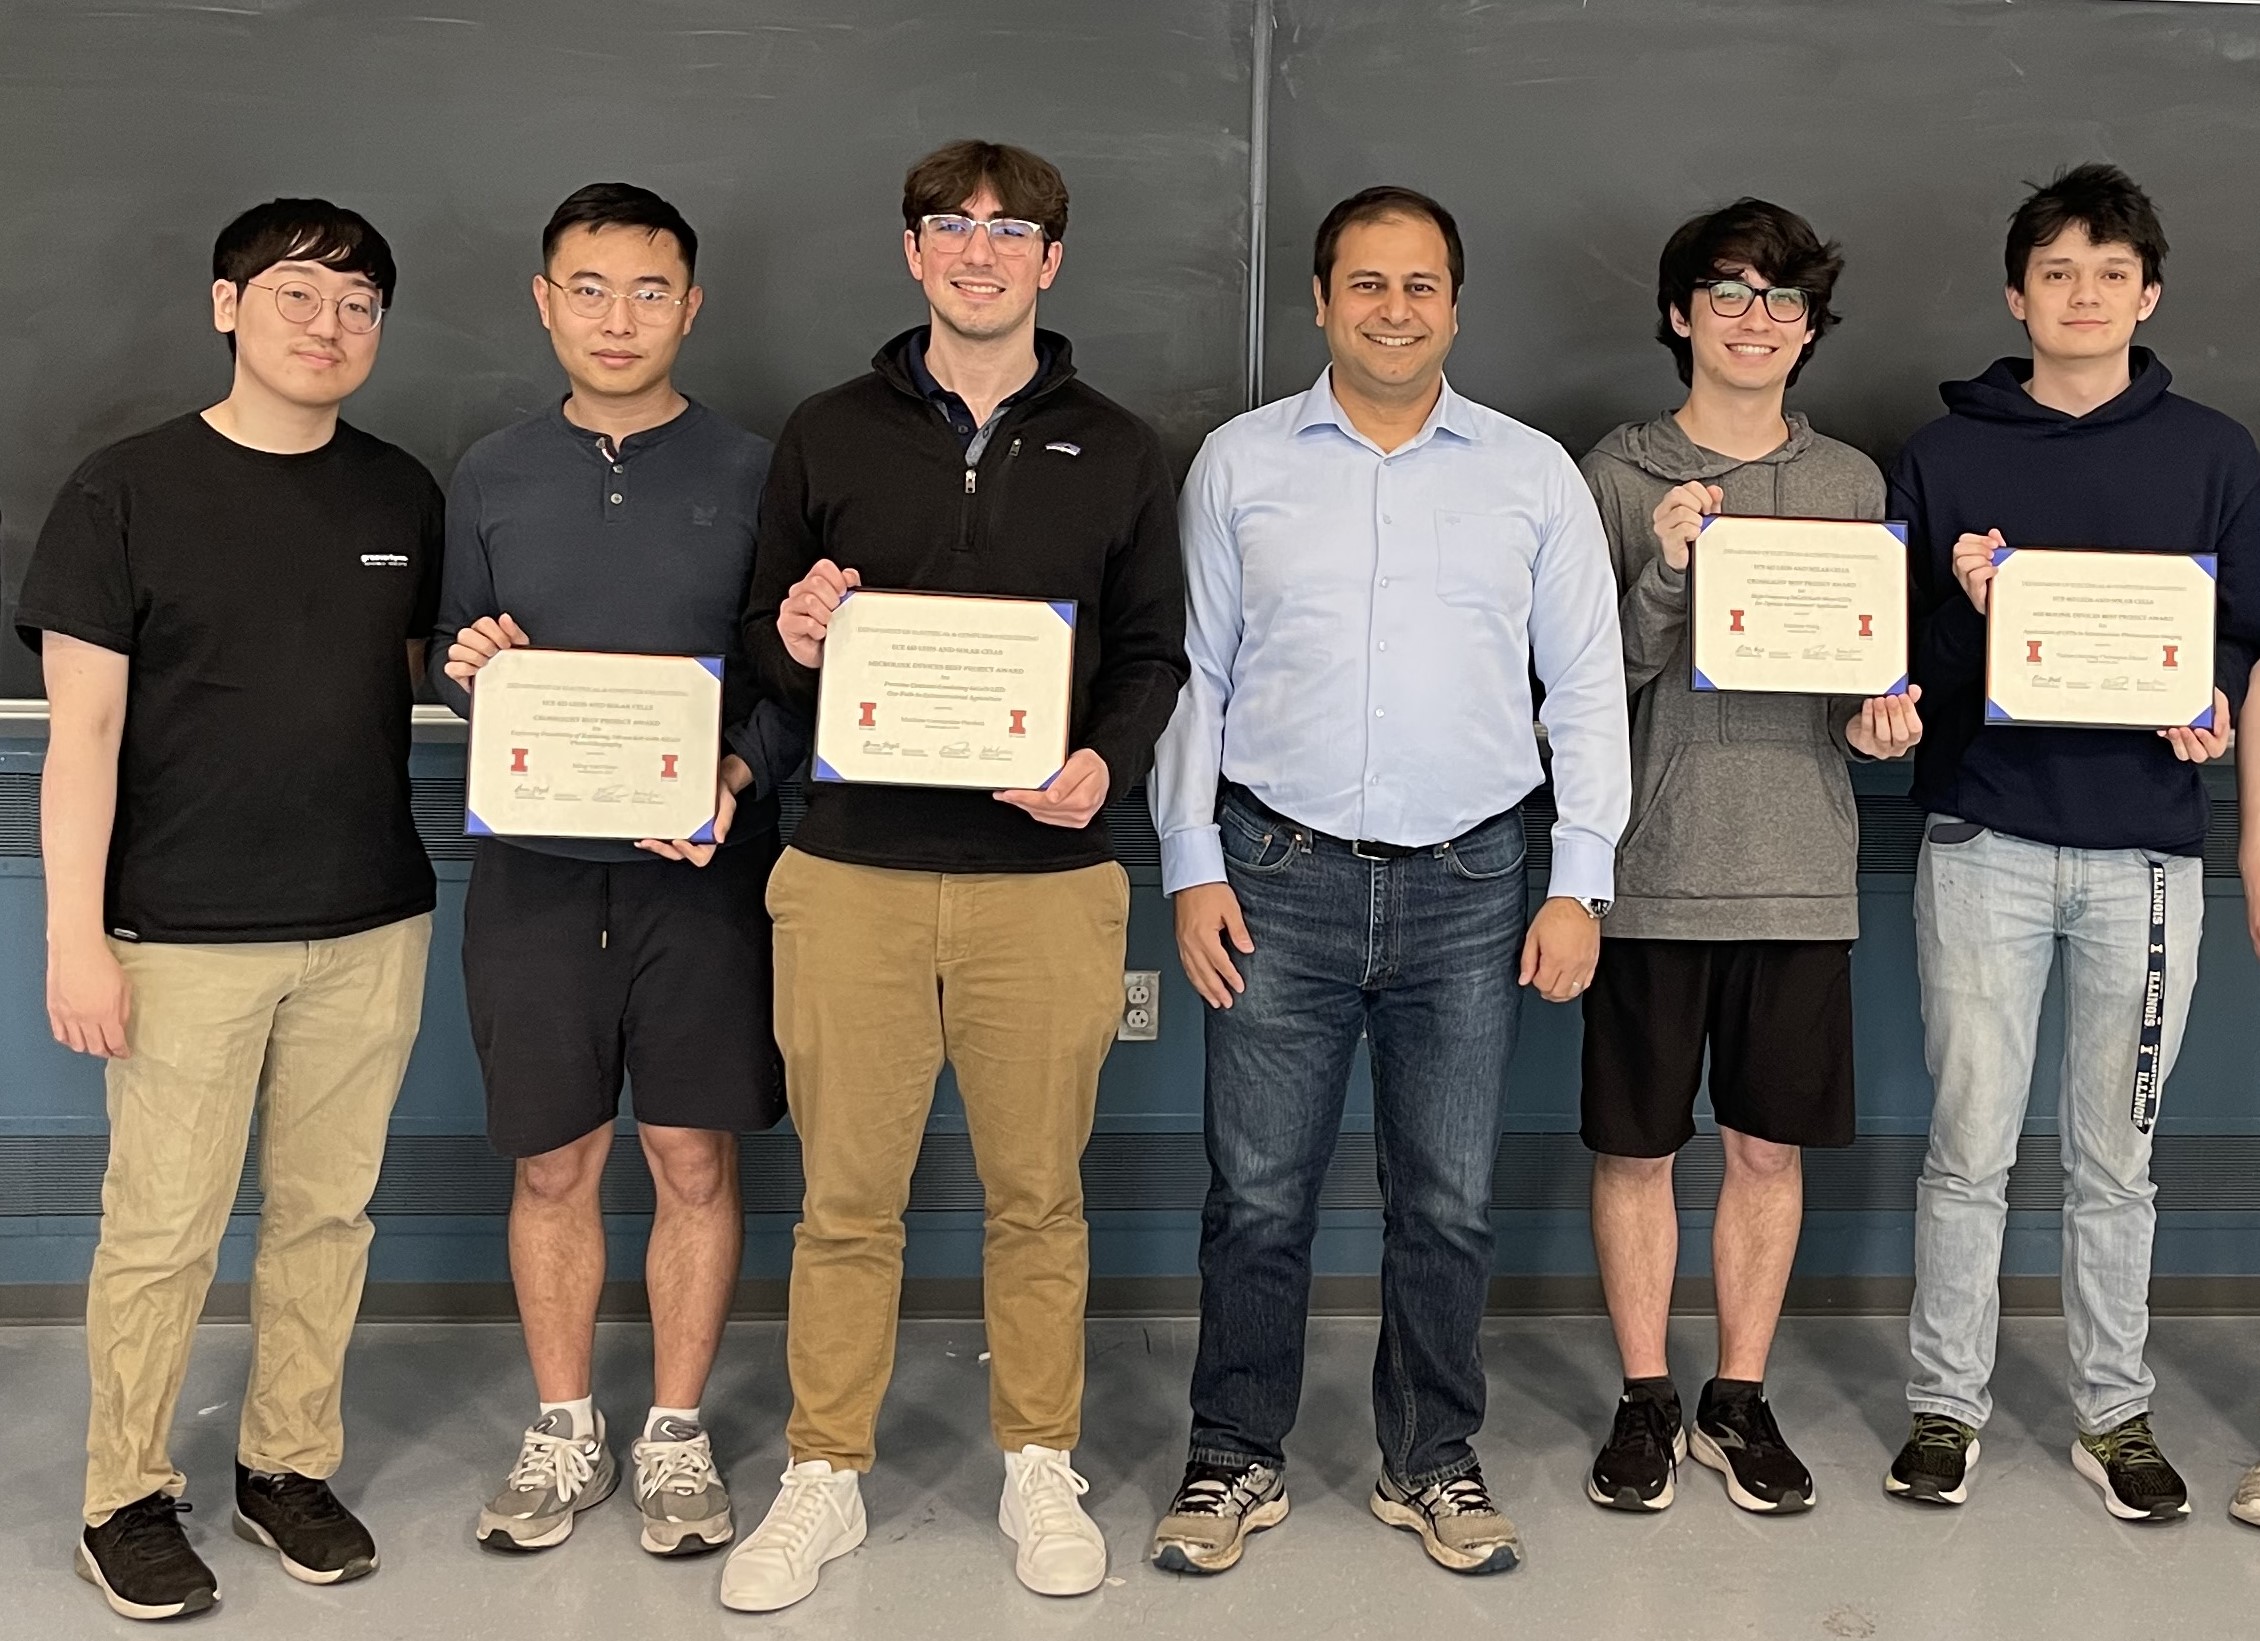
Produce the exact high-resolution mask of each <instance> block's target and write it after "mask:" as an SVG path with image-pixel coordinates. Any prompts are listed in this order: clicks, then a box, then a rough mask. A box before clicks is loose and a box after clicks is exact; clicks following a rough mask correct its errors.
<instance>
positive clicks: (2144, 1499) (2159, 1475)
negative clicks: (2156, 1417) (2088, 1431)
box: [2072, 1413, 2189, 1521]
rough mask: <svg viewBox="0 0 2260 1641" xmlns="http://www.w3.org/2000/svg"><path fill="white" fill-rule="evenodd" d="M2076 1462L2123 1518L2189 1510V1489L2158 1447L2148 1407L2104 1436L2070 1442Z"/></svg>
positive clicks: (2167, 1517) (2180, 1516) (2156, 1517)
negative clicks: (2151, 1428) (2152, 1430)
mask: <svg viewBox="0 0 2260 1641" xmlns="http://www.w3.org/2000/svg"><path fill="white" fill-rule="evenodd" d="M2072 1468H2073V1469H2074V1470H2077V1471H2078V1472H2079V1473H2080V1474H2081V1475H2083V1476H2085V1477H2086V1478H2087V1479H2088V1480H2089V1481H2091V1482H2093V1483H2095V1487H2096V1490H2097V1491H2098V1492H2100V1493H2101V1494H2102V1495H2103V1508H2104V1509H2106V1510H2108V1511H2110V1512H2111V1514H2113V1515H2114V1516H2117V1517H2118V1518H2119V1519H2120V1520H2121V1521H2183V1520H2186V1519H2187V1518H2188V1516H2189V1489H2188V1488H2187V1487H2186V1486H2184V1485H2183V1484H2182V1478H2181V1472H2180V1471H2178V1470H2176V1469H2175V1468H2174V1467H2173V1466H2172V1465H2171V1464H2170V1463H2168V1462H2167V1460H2166V1455H2165V1454H2164V1453H2163V1452H2162V1451H2160V1449H2159V1446H2158V1438H2157V1437H2156V1436H2154V1435H2153V1434H2151V1430H2150V1415H2149V1414H2147V1413H2137V1414H2136V1415H2135V1416H2134V1417H2133V1418H2131V1419H2129V1420H2127V1421H2126V1423H2124V1424H2121V1425H2118V1426H2115V1427H2114V1428H2112V1429H2110V1430H2106V1431H2105V1432H2104V1433H2103V1434H2102V1435H2100V1436H2086V1435H2083V1436H2081V1437H2080V1439H2079V1440H2078V1441H2076V1442H2074V1443H2073V1444H2072Z"/></svg>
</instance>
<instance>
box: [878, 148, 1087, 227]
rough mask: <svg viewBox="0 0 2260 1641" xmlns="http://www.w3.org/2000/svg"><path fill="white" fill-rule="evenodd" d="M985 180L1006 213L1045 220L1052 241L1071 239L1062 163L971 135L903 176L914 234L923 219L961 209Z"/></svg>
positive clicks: (905, 221) (906, 219) (906, 218)
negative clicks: (1068, 234) (1061, 170)
mask: <svg viewBox="0 0 2260 1641" xmlns="http://www.w3.org/2000/svg"><path fill="white" fill-rule="evenodd" d="M983 183H986V184H988V186H989V187H990V188H992V189H994V190H995V191H996V196H997V204H998V205H999V206H1000V207H1001V208H1002V210H1003V214H1004V215H1006V216H1008V217H1026V218H1027V219H1028V220H1029V221H1030V222H1034V223H1037V224H1040V225H1041V226H1042V228H1043V230H1044V238H1045V239H1046V240H1048V241H1058V240H1062V239H1065V238H1066V237H1067V179H1066V178H1065V177H1063V176H1061V175H1060V174H1059V167H1058V166H1056V165H1054V164H1052V162H1051V161H1050V160H1047V159H1045V158H1044V157H1043V156H1042V155H1041V154H1032V153H1030V152H1029V151H1028V150H1027V149H1025V148H1016V147H1014V146H1013V145H1012V144H1011V143H1006V142H981V141H979V140H977V139H975V138H972V137H963V138H960V139H959V140H958V141H956V142H951V143H944V144H943V145H942V146H941V147H939V148H937V149H935V150H934V151H933V152H932V153H931V154H928V155H927V156H926V157H925V158H924V159H922V160H920V161H919V162H918V163H917V164H916V165H914V166H912V167H911V168H910V174H909V175H908V176H906V177H904V178H903V179H902V225H903V226H904V227H905V228H907V229H909V230H910V231H911V232H912V233H914V234H915V233H916V232H918V224H919V220H920V219H921V218H923V217H929V216H934V215H937V214H939V213H942V212H945V211H955V210H957V209H958V208H959V207H961V206H962V205H964V203H965V202H966V201H967V200H969V199H971V198H972V197H973V196H974V195H975V194H978V193H979V192H980V191H981V185H982V184H983Z"/></svg>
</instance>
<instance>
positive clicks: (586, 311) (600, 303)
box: [542, 274, 689, 325]
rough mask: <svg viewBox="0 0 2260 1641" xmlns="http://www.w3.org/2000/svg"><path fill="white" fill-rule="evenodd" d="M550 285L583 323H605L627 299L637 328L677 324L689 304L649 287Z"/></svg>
mask: <svg viewBox="0 0 2260 1641" xmlns="http://www.w3.org/2000/svg"><path fill="white" fill-rule="evenodd" d="M542 278H544V279H549V275H547V274H543V275H542ZM549 283H550V284H551V285H552V286H554V287H555V288H556V289H557V290H558V291H559V292H561V293H562V294H563V295H564V298H565V306H566V307H567V308H569V309H571V310H572V311H573V312H574V313H577V314H579V315H580V316H581V317H582V318H583V319H602V318H603V317H604V316H605V315H606V314H608V313H610V312H611V311H612V305H613V304H614V303H615V302H618V301H620V300H621V299H622V298H623V297H625V298H626V299H627V303H628V312H629V313H631V314H633V315H634V316H635V321H636V323H637V324H639V325H665V324H670V323H672V322H673V320H674V318H675V315H676V313H677V312H678V311H679V310H680V309H681V308H682V306H683V304H684V303H685V302H686V301H688V300H689V298H687V297H681V296H676V295H674V294H673V293H672V292H669V291H655V290H652V289H650V288H649V287H644V288H640V289H637V290H632V291H616V290H614V289H613V288H612V287H611V286H609V285H600V284H598V283H597V282H596V281H595V280H593V279H576V280H573V281H572V282H571V283H569V284H568V283H563V282H560V281H558V280H555V279H549Z"/></svg>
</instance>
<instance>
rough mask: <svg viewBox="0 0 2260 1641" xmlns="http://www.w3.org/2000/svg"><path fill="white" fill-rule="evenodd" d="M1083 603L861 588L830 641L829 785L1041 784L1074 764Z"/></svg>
mask: <svg viewBox="0 0 2260 1641" xmlns="http://www.w3.org/2000/svg"><path fill="white" fill-rule="evenodd" d="M1074 685H1075V605H1074V603H1073V601H1071V600H1069V601H1062V602H1053V601H1051V600H1047V599H1041V598H973V597H966V596H963V595H960V594H954V593H904V592H884V591H875V590H865V589H861V588H859V589H857V590H856V591H853V592H851V593H849V594H848V595H847V597H846V598H844V599H842V600H841V601H840V607H839V608H838V609H836V610H834V611H833V612H832V622H831V625H830V627H828V628H827V629H826V631H825V637H824V671H823V676H822V678H821V680H820V682H819V684H818V687H817V697H816V753H815V758H814V760H813V762H812V764H811V766H810V768H811V772H812V773H813V774H814V775H815V777H816V779H818V780H820V781H858V782H869V783H873V784H878V785H886V786H962V787H972V788H975V789H977V790H986V791H992V792H996V791H1004V790H1007V789H1041V788H1043V787H1046V786H1049V785H1050V784H1051V782H1052V780H1053V778H1054V777H1055V776H1057V775H1058V774H1059V771H1060V766H1061V765H1063V764H1065V763H1066V762H1067V727H1068V726H1067V719H1068V710H1069V703H1070V701H1071V699H1072V697H1073V692H1074Z"/></svg>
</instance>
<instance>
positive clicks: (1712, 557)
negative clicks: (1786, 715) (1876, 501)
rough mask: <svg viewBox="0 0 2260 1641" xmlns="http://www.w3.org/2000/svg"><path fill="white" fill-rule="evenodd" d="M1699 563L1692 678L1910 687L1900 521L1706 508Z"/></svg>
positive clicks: (1893, 689) (1692, 609)
mask: <svg viewBox="0 0 2260 1641" xmlns="http://www.w3.org/2000/svg"><path fill="white" fill-rule="evenodd" d="M1666 499H1667V500H1668V499H1669V498H1666ZM1693 574H1694V587H1693V590H1692V593H1691V595H1690V599H1689V616H1688V619H1689V621H1690V622H1691V624H1692V627H1693V635H1694V664H1695V676H1694V679H1693V683H1694V686H1695V688H1697V689H1699V690H1712V689H1717V690H1760V691H1772V692H1778V693H1789V694H1799V695H1856V696H1867V697H1879V696H1886V695H1903V694H1905V693H1906V690H1907V538H1906V526H1905V525H1901V524H1883V523H1876V522H1872V521H1868V520H1860V519H1801V518H1754V517H1750V516H1747V515H1743V514H1720V513H1711V514H1709V515H1708V516H1706V517H1705V518H1703V520H1702V521H1701V524H1700V528H1699V533H1698V534H1697V535H1696V537H1695V541H1694V551H1693Z"/></svg>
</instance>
